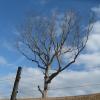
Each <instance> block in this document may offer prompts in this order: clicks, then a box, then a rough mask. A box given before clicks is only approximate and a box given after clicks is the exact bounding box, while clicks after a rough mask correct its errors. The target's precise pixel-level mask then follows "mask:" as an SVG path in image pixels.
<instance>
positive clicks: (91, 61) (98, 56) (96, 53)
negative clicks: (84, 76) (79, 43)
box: [75, 20, 100, 69]
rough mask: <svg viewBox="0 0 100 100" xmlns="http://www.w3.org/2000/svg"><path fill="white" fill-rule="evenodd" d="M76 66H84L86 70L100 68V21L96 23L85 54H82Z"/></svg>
mask: <svg viewBox="0 0 100 100" xmlns="http://www.w3.org/2000/svg"><path fill="white" fill-rule="evenodd" d="M75 64H78V65H82V66H83V65H84V66H85V68H87V69H91V68H96V67H98V68H100V21H99V20H98V21H96V22H95V23H94V26H93V29H92V31H91V33H90V36H89V39H88V42H87V45H86V49H85V53H83V54H80V56H79V57H78V59H77V61H76V63H75Z"/></svg>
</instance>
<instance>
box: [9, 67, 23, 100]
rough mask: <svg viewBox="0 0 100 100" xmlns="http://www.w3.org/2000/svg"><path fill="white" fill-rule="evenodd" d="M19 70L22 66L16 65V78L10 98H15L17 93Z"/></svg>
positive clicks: (11, 99)
mask: <svg viewBox="0 0 100 100" xmlns="http://www.w3.org/2000/svg"><path fill="white" fill-rule="evenodd" d="M21 71H22V67H18V70H17V74H16V79H15V82H14V86H13V90H12V94H11V98H10V100H16V96H17V93H18V85H19V80H20V77H21Z"/></svg>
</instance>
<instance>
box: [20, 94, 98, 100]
mask: <svg viewBox="0 0 100 100" xmlns="http://www.w3.org/2000/svg"><path fill="white" fill-rule="evenodd" d="M19 100H43V99H40V98H34V99H33V98H32V99H19ZM46 100H100V93H97V94H90V95H81V96H66V97H56V98H48V99H46Z"/></svg>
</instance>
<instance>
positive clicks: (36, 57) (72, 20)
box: [17, 11, 92, 98]
mask: <svg viewBox="0 0 100 100" xmlns="http://www.w3.org/2000/svg"><path fill="white" fill-rule="evenodd" d="M80 19H81V18H80V17H79V16H78V15H77V14H76V13H75V12H73V11H70V12H68V13H64V14H57V13H54V14H52V16H51V17H49V16H48V17H44V16H31V17H29V18H28V19H27V21H26V22H25V23H24V25H22V27H21V28H20V30H19V38H18V41H17V48H18V50H19V51H20V52H21V54H22V55H24V56H25V57H26V58H27V59H28V60H30V61H32V62H35V63H36V64H37V66H38V67H39V68H40V69H41V70H42V72H43V74H44V88H43V89H41V87H40V86H38V90H39V91H40V92H41V94H42V98H46V97H47V92H48V85H49V84H50V83H51V81H52V80H53V79H54V78H55V77H56V76H57V75H58V74H60V73H61V72H62V71H64V70H65V69H66V68H68V67H69V66H71V65H72V64H73V63H74V62H75V61H76V58H77V57H78V56H79V54H80V53H81V51H82V50H83V49H84V48H85V46H86V43H87V40H88V36H89V33H90V31H91V29H92V24H91V23H92V20H91V19H90V20H89V23H88V25H86V26H85V27H83V26H82V23H81V21H80ZM54 65H56V66H54ZM50 70H53V71H52V73H50Z"/></svg>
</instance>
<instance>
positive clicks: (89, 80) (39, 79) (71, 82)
mask: <svg viewBox="0 0 100 100" xmlns="http://www.w3.org/2000/svg"><path fill="white" fill-rule="evenodd" d="M99 76H100V70H91V71H80V72H79V71H64V72H63V73H61V74H59V75H58V76H57V77H56V78H55V79H54V80H53V81H52V82H51V84H50V85H49V89H51V90H49V92H48V96H67V95H68V96H69V95H70V96H72V95H83V94H89V93H97V92H100V88H99V87H100V85H96V84H98V83H100V78H99ZM14 77H15V74H14V73H11V74H9V75H7V76H5V77H2V79H3V80H5V81H4V82H3V87H2V90H4V89H5V87H7V86H8V87H9V90H10V91H11V90H12V86H13V82H14ZM7 79H9V80H7ZM37 85H40V86H41V87H42V88H43V74H42V72H41V71H40V70H39V69H36V68H30V67H29V68H24V69H23V72H22V75H21V81H20V85H19V92H18V96H19V97H34V98H35V97H40V96H41V94H40V92H39V91H38V89H37ZM79 86H83V87H79ZM57 88H58V89H57ZM53 89H54V90H53ZM2 93H6V92H5V91H3V92H2ZM9 96H10V93H9ZM2 97H4V96H3V95H2Z"/></svg>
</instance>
